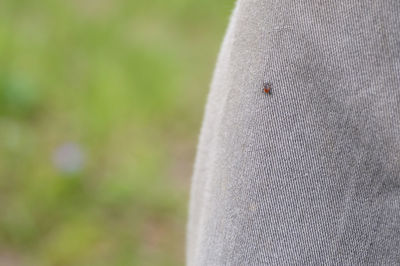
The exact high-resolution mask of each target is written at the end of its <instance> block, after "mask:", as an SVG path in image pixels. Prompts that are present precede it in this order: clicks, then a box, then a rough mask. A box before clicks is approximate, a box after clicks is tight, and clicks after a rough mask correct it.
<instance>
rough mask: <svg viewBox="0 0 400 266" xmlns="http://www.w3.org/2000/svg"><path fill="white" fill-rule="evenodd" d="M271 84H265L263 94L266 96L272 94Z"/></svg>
mask: <svg viewBox="0 0 400 266" xmlns="http://www.w3.org/2000/svg"><path fill="white" fill-rule="evenodd" d="M271 87H272V86H271V84H270V83H264V87H263V92H264V93H265V94H271V91H272V88H271Z"/></svg>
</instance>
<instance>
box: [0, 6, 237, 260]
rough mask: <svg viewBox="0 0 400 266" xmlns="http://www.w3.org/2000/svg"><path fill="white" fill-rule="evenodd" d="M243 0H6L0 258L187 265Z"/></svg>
mask: <svg viewBox="0 0 400 266" xmlns="http://www.w3.org/2000/svg"><path fill="white" fill-rule="evenodd" d="M233 6H234V0H219V1H215V0H202V1H197V0H152V1H149V0H96V1H95V0H70V1H62V0H37V1H32V0H0V265H2V266H3V265H183V264H184V256H185V254H184V245H185V226H186V215H187V204H188V196H189V193H188V189H189V184H190V175H191V171H192V164H193V159H194V154H195V147H196V143H197V136H198V132H199V129H200V125H201V118H202V114H203V108H204V103H205V100H206V95H207V92H208V85H209V83H210V80H211V76H212V70H213V68H214V64H215V60H216V56H217V53H218V49H219V46H220V43H221V41H222V38H223V34H224V31H225V28H226V26H227V23H228V19H229V15H230V13H231V10H232V8H233Z"/></svg>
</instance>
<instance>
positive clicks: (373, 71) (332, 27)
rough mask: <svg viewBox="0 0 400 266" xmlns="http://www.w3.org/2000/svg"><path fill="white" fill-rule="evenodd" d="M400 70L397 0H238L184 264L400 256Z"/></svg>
mask: <svg viewBox="0 0 400 266" xmlns="http://www.w3.org/2000/svg"><path fill="white" fill-rule="evenodd" d="M399 71H400V1H398V0H358V1H357V0H348V1H346V0H343V1H327V0H326V1H323V0H315V1H305V0H302V1H297V0H296V1H295V0H239V1H238V3H237V4H236V8H235V11H234V13H233V15H232V18H231V21H230V25H229V28H228V31H227V34H226V37H225V40H224V43H223V46H222V50H221V52H220V55H219V59H218V63H217V67H216V70H215V74H214V79H213V82H212V85H211V91H210V93H209V97H208V103H207V106H206V111H205V117H204V122H203V127H202V130H201V135H200V141H199V145H198V152H197V158H196V162H195V168H194V175H193V178H192V190H191V201H190V211H189V223H188V232H187V264H188V265H191V266H192V265H400V77H399V73H400V72H399ZM264 82H270V83H271V84H272V94H271V95H268V94H265V93H263V91H262V88H263V83H264Z"/></svg>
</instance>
